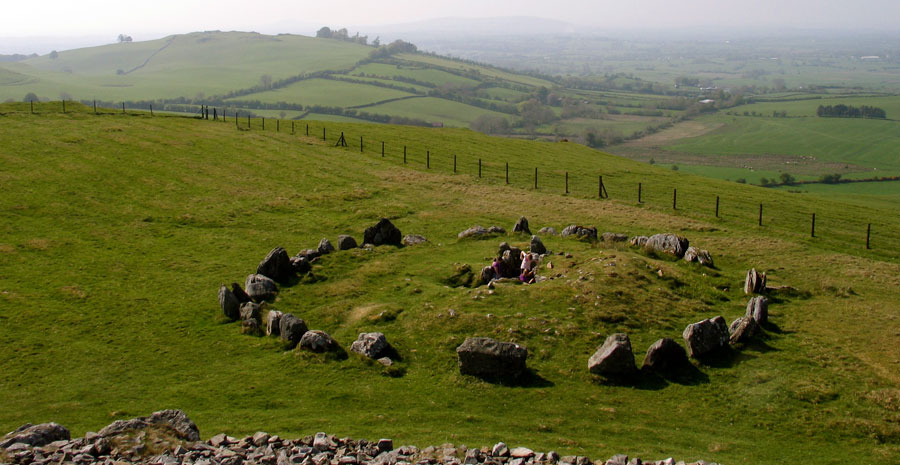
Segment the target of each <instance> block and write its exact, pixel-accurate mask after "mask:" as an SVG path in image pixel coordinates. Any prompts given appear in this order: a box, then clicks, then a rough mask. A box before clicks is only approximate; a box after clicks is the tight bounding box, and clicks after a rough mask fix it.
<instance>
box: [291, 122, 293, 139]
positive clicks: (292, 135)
mask: <svg viewBox="0 0 900 465" xmlns="http://www.w3.org/2000/svg"><path fill="white" fill-rule="evenodd" d="M291 135H292V136H293V135H294V120H291Z"/></svg>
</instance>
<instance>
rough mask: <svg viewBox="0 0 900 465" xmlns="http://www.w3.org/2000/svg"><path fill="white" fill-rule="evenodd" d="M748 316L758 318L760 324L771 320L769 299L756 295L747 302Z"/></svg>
mask: <svg viewBox="0 0 900 465" xmlns="http://www.w3.org/2000/svg"><path fill="white" fill-rule="evenodd" d="M746 315H747V316H749V317H751V318H753V319H754V320H756V322H757V323H759V324H760V325H764V324H766V323H768V322H769V299H767V298H766V297H765V296H762V295H760V296H756V297H753V298H751V299H750V301H749V302H747V314H746Z"/></svg>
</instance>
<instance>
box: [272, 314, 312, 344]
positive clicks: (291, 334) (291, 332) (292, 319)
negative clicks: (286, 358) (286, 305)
mask: <svg viewBox="0 0 900 465" xmlns="http://www.w3.org/2000/svg"><path fill="white" fill-rule="evenodd" d="M307 331H308V328H307V327H306V322H305V321H303V320H301V319H300V318H297V317H296V316H294V315H293V314H292V313H285V314H283V315H281V318H280V319H279V321H278V335H279V337H280V338H281V339H282V340H283V341H287V342H288V343H289V344H290V347H291V348H293V347H294V346H295V345H297V343H298V342H300V339H302V338H303V335H304V334H306V332H307Z"/></svg>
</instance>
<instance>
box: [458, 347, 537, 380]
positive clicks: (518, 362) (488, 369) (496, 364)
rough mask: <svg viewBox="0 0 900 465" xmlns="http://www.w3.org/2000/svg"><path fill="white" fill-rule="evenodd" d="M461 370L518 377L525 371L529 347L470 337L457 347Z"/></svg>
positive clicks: (462, 371) (462, 372)
mask: <svg viewBox="0 0 900 465" xmlns="http://www.w3.org/2000/svg"><path fill="white" fill-rule="evenodd" d="M456 355H457V357H458V359H459V372H460V373H461V374H464V375H474V376H481V377H501V378H503V377H517V376H520V375H522V374H523V373H525V370H526V367H525V362H526V360H527V359H528V349H526V348H525V347H524V346H521V345H519V344H516V343H513V342H499V341H497V340H494V339H491V338H488V337H470V338H467V339H466V340H465V342H463V343H462V344H461V345H460V346H459V347H457V348H456Z"/></svg>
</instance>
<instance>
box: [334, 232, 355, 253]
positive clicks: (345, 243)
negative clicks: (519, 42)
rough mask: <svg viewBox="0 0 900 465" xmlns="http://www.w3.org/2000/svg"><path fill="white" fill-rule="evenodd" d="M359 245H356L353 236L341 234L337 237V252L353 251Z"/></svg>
mask: <svg viewBox="0 0 900 465" xmlns="http://www.w3.org/2000/svg"><path fill="white" fill-rule="evenodd" d="M358 246H359V245H358V244H357V243H356V239H354V238H353V236H348V235H346V234H341V235H340V236H338V250H350V249H355V248H357V247H358Z"/></svg>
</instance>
